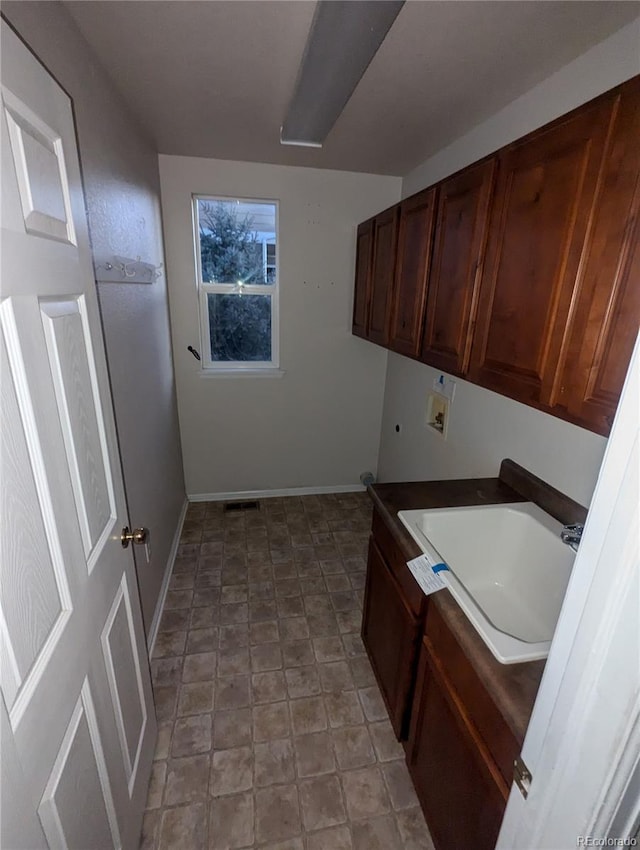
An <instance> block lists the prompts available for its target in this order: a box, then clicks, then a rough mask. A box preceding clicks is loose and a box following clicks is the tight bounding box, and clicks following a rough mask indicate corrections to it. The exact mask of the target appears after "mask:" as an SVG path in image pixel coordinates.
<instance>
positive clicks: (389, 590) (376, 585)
mask: <svg viewBox="0 0 640 850" xmlns="http://www.w3.org/2000/svg"><path fill="white" fill-rule="evenodd" d="M418 635H419V620H418V618H417V617H415V616H414V615H413V612H412V611H411V609H410V608H409V607H408V605H407V604H406V602H405V600H404V599H403V597H402V593H401V591H400V589H399V587H398V585H397V582H396V581H395V579H394V577H393V576H392V574H391V572H390V570H389V568H388V567H387V565H386V564H385V561H384V559H383V557H382V555H381V554H380V551H379V549H378V547H377V546H376V544H375V543H374V541H373V539H372V540H371V542H370V545H369V560H368V563H367V585H366V589H365V603H364V612H363V618H362V640H363V641H364V644H365V646H366V648H367V652H368V653H369V658H370V660H371V664H372V666H373V669H374V671H375V673H376V677H377V679H378V684H379V685H380V689H381V691H382V695H383V697H384V699H385V702H386V704H387V708H388V710H389V718H390V720H391V725H392V726H393V730H394V732H395V733H396V736H397V737H398V739H402V738H404V737H406V732H407V728H408V714H409V707H410V698H411V688H412V683H413V673H414V665H415V658H416V652H417V641H418Z"/></svg>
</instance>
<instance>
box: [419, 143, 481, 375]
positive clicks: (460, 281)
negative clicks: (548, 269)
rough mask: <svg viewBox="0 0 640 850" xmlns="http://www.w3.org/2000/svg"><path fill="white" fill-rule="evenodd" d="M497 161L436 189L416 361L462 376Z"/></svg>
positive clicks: (473, 319) (466, 357) (472, 168)
mask: <svg viewBox="0 0 640 850" xmlns="http://www.w3.org/2000/svg"><path fill="white" fill-rule="evenodd" d="M495 167H496V160H495V159H491V160H489V161H488V162H483V163H482V164H481V165H477V166H474V167H471V168H467V169H465V170H464V171H462V172H461V173H460V174H457V175H456V176H454V177H452V178H451V179H449V180H445V182H444V183H442V184H441V186H440V194H439V200H438V215H437V218H436V233H435V239H434V244H433V259H432V262H431V271H430V272H429V286H428V290H427V313H426V321H425V326H424V338H423V342H422V352H421V355H420V359H421V360H424V362H425V363H429V364H430V365H431V366H435V367H436V368H437V369H442V370H444V371H445V372H452V373H454V374H457V375H464V374H465V372H466V370H467V367H468V365H469V356H470V353H471V339H472V335H473V327H474V321H475V311H476V306H477V295H478V287H479V283H480V276H481V272H482V259H483V255H484V249H485V243H486V236H487V227H488V217H489V201H490V199H491V191H492V187H493V179H494V173H495Z"/></svg>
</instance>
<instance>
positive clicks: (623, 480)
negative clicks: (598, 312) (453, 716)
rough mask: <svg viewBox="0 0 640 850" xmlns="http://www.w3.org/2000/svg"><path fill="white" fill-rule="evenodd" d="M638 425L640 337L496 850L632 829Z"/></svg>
mask: <svg viewBox="0 0 640 850" xmlns="http://www.w3.org/2000/svg"><path fill="white" fill-rule="evenodd" d="M639 423H640V335H639V336H638V339H637V341H636V346H635V349H634V353H633V355H632V358H631V363H630V366H629V370H628V373H627V378H626V381H625V385H624V388H623V391H622V395H621V398H620V404H619V406H618V410H617V413H616V417H615V421H614V425H613V428H612V431H611V437H610V440H609V442H608V445H607V449H606V452H605V456H604V460H603V462H602V466H601V469H600V473H599V477H598V481H597V484H596V489H595V492H594V497H593V500H592V504H591V508H590V510H589V515H588V518H587V523H586V526H585V531H584V536H583V542H582V543H581V544H580V548H579V551H578V554H577V557H576V560H575V566H574V570H573V574H572V577H571V581H570V583H569V587H568V590H567V596H566V599H565V604H564V605H563V608H562V611H561V614H560V619H559V621H558V626H557V629H556V633H555V636H554V639H553V643H552V645H551V651H550V653H549V658H548V661H547V665H546V667H545V672H544V675H543V678H542V683H541V686H540V690H539V692H538V696H537V699H536V703H535V705H534V709H533V713H532V716H531V721H530V724H529V728H528V729H527V733H526V737H525V741H524V745H523V748H522V756H521V757H522V760H523V761H524V762H525V764H526V766H527V768H528V769H529V771H530V773H531V774H532V776H533V778H532V780H531V786H530V790H529V794H528V797H527V798H526V799H525V798H524V797H523V795H522V794H521V792H520V791H519V790H518V789H517V787H516V786H515V784H514V785H512V788H511V793H510V796H509V801H508V805H507V809H506V812H505V817H504V820H503V824H502V829H501V832H500V836H499V839H498V843H497V845H496V847H497V850H515V848H523V850H524V848H528V847H533V846H535V847H537V848H538V850H546V848H548V850H557V847H558V846H563V847H564V846H566V842H567V841H568V840H570V836H573V839H572V844H571V846H573V847H575V846H580V845H579V844H577V842H578V836H584V837H585V838H586V836H591V837H593V838H594V839H596V838H597V839H603V838H604V839H606V838H620V839H621V840H622V839H624V838H625V836H626V837H628V838H631V837H632V836H634V835H635V834H636V833H637V830H638V827H639V825H640V590H639V586H640V578H639V575H640V557H639V541H640V510H639V501H640V500H639V498H638V492H639V488H638V474H639V472H640V461H639V459H638V440H639V433H640V428H639ZM550 842H551V843H550ZM558 842H560V843H558ZM632 846H633V845H632Z"/></svg>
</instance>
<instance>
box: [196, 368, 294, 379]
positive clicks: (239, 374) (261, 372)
mask: <svg viewBox="0 0 640 850" xmlns="http://www.w3.org/2000/svg"><path fill="white" fill-rule="evenodd" d="M198 375H199V377H200V378H205V379H207V380H208V379H209V378H225V379H229V378H283V377H284V376H285V375H286V371H285V370H284V369H201V370H200V372H198Z"/></svg>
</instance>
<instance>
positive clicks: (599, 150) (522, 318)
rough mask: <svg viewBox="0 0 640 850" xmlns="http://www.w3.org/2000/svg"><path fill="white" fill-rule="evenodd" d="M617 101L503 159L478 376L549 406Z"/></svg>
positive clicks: (477, 350)
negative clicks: (614, 106)
mask: <svg viewBox="0 0 640 850" xmlns="http://www.w3.org/2000/svg"><path fill="white" fill-rule="evenodd" d="M613 105H614V98H613V97H611V96H609V97H603V98H599V99H598V100H596V101H594V103H593V104H591V105H590V106H588V107H585V108H582V109H580V110H579V111H577V112H575V113H573V114H571V115H569V116H567V117H566V118H565V119H562V120H559V121H558V122H556V123H554V124H552V125H551V126H549V127H548V128H545V129H543V130H541V131H538V132H536V133H535V134H533V135H532V136H530V137H528V138H527V139H525V140H523V141H522V142H519V143H516V144H514V145H512V146H511V147H509V148H507V149H506V150H505V151H504V152H503V153H501V154H500V156H499V174H498V181H497V187H496V198H495V203H494V204H493V205H492V213H491V217H490V224H489V243H488V248H487V260H486V264H485V269H484V272H483V275H482V282H481V286H480V298H479V304H478V318H477V323H476V329H475V334H474V341H473V347H472V352H471V363H470V370H469V374H470V377H471V379H472V380H473V381H475V382H476V383H479V384H481V385H482V386H484V387H487V388H488V389H492V390H495V391H496V392H500V393H503V394H505V395H509V396H511V397H512V398H514V399H516V400H518V401H521V402H524V403H525V404H532V405H534V406H538V407H548V406H549V404H550V399H551V395H552V388H553V383H554V381H555V379H556V376H557V372H558V369H557V367H558V362H559V360H560V356H561V349H562V347H563V344H564V340H565V330H566V324H567V319H568V314H569V308H570V304H571V300H572V296H573V292H574V287H575V281H576V276H577V274H578V269H579V265H580V259H581V255H582V250H583V246H584V241H585V235H586V232H587V227H588V224H589V220H590V216H591V213H592V209H593V202H594V196H595V192H596V187H597V184H598V178H599V174H600V170H601V165H602V159H603V153H604V149H605V143H606V140H607V136H608V132H609V126H610V123H611V118H612V113H613Z"/></svg>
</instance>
